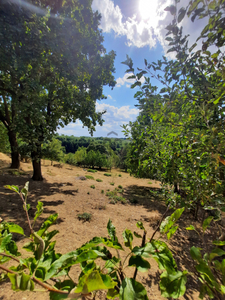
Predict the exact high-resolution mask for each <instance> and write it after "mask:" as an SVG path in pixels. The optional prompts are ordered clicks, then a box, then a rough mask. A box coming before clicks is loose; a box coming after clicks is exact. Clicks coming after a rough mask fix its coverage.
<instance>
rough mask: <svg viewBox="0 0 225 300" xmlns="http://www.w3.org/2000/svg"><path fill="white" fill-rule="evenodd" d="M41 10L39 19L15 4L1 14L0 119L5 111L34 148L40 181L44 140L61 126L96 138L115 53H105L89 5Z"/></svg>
mask: <svg viewBox="0 0 225 300" xmlns="http://www.w3.org/2000/svg"><path fill="white" fill-rule="evenodd" d="M39 5H40V6H39V7H38V9H39V10H38V11H40V9H41V15H39V14H38V13H34V12H32V13H31V12H30V11H27V10H26V9H25V8H24V7H20V9H18V7H17V6H16V5H14V4H11V3H5V4H4V5H2V6H1V11H0V14H1V16H2V17H3V21H2V22H1V23H0V26H1V29H3V30H1V32H2V33H3V34H2V35H1V37H0V39H2V41H0V42H1V45H3V44H4V46H3V47H1V50H0V51H1V53H2V55H3V62H2V63H1V64H0V70H1V81H0V92H1V94H0V95H1V97H2V99H4V97H5V100H4V103H3V100H2V102H1V112H2V118H1V120H2V122H5V118H6V116H5V115H4V113H3V108H4V107H5V108H7V109H8V112H9V114H10V118H9V119H10V122H11V125H10V126H9V128H13V133H14V137H15V135H16V133H19V135H20V136H21V138H22V139H23V140H24V141H25V142H28V143H29V144H30V146H31V148H32V151H31V157H32V162H33V169H34V173H33V179H34V180H42V175H41V144H42V143H43V141H44V140H45V139H50V138H51V136H52V134H53V133H54V132H55V130H56V129H57V127H58V126H64V125H67V124H68V123H69V122H75V121H76V120H77V119H80V120H81V121H82V122H83V125H84V126H87V127H88V128H89V130H90V132H91V133H92V132H93V130H94V127H95V125H96V124H97V123H99V124H100V125H101V124H102V114H103V113H99V112H98V113H97V112H96V111H95V103H96V100H97V99H99V100H100V99H102V98H104V95H103V94H102V91H103V85H107V84H108V85H109V86H112V87H113V86H114V85H115V81H114V77H113V75H112V73H113V72H114V67H113V62H114V58H115V53H114V52H113V51H112V52H110V53H109V54H106V51H105V49H104V47H103V45H102V42H103V37H102V34H101V32H100V31H99V30H98V25H99V20H100V15H99V14H98V13H97V12H93V11H92V8H91V1H87V0H83V1H74V2H72V3H71V2H70V1H65V2H63V3H62V2H60V1H59V2H57V4H56V3H50V2H48V1H41V2H40V3H39ZM34 8H35V10H36V8H37V7H34ZM43 9H44V10H43ZM56 15H57V17H55V16H56ZM12 16H13V20H14V21H13V24H12V22H11V19H12ZM14 22H15V23H18V24H19V25H18V26H15V24H14ZM3 40H4V43H3ZM6 52H7V55H8V56H10V58H8V57H7V56H6ZM8 53H10V55H9V54H8ZM15 66H16V67H15ZM3 96H4V97H3ZM3 104H4V105H3ZM4 124H6V122H5V123H4ZM14 148H16V147H14Z"/></svg>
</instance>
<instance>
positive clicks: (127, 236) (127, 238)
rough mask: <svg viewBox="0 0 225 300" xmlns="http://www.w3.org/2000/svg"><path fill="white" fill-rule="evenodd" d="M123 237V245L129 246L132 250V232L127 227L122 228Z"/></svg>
mask: <svg viewBox="0 0 225 300" xmlns="http://www.w3.org/2000/svg"><path fill="white" fill-rule="evenodd" d="M123 239H124V244H125V246H126V247H128V248H130V250H131V251H132V241H133V234H132V232H131V231H130V230H129V229H125V230H124V232H123Z"/></svg>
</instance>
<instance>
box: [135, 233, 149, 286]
mask: <svg viewBox="0 0 225 300" xmlns="http://www.w3.org/2000/svg"><path fill="white" fill-rule="evenodd" d="M146 234H147V231H146V230H145V231H144V234H143V237H142V241H141V247H144V246H145V241H146ZM137 272H138V269H137V267H136V268H135V271H134V276H133V279H134V280H135V279H136V276H137Z"/></svg>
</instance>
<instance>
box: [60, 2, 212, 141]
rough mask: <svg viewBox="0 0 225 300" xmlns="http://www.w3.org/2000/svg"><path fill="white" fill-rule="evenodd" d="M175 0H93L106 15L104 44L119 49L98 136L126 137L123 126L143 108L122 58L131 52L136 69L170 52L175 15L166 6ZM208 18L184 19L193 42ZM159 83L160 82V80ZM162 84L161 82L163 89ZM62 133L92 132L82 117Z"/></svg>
mask: <svg viewBox="0 0 225 300" xmlns="http://www.w3.org/2000/svg"><path fill="white" fill-rule="evenodd" d="M171 4H174V1H173V0H114V1H113V0H93V3H92V8H93V10H94V11H96V10H98V11H99V12H100V13H101V16H102V18H101V24H100V29H102V33H103V36H104V43H103V45H104V47H105V48H106V51H107V53H108V52H109V51H111V50H114V51H115V52H116V58H115V64H114V65H115V69H116V71H115V73H114V76H115V80H116V82H117V83H116V86H115V87H114V88H113V90H111V88H109V87H107V86H105V87H104V90H103V92H104V95H105V96H107V99H105V100H101V101H97V103H96V110H97V111H103V110H106V111H107V112H106V113H105V114H104V115H103V119H104V120H105V122H104V124H103V126H96V131H95V132H94V134H93V136H94V137H101V136H102V137H106V136H107V134H108V133H110V132H111V131H114V132H115V133H117V135H118V136H117V137H120V138H122V137H124V134H123V132H122V130H123V129H122V128H121V126H122V125H123V124H128V123H129V121H135V119H136V117H137V116H138V114H139V110H138V109H137V107H135V104H138V101H137V100H136V99H135V98H134V95H135V93H136V92H137V90H138V88H135V89H131V88H130V86H131V84H132V83H133V82H132V80H129V79H127V77H128V76H129V75H128V74H126V73H125V71H126V69H127V67H126V66H125V65H124V64H121V62H123V61H125V60H126V55H129V57H131V58H132V60H133V63H134V68H135V69H136V68H137V67H138V68H143V69H144V67H145V64H144V59H147V61H148V62H154V61H157V60H158V59H161V58H162V56H163V55H167V54H166V52H167V50H168V44H167V42H166V41H165V34H166V32H167V31H166V30H165V27H166V26H167V25H168V24H169V23H170V22H171V21H172V16H171V14H170V13H169V12H166V11H164V9H165V8H166V7H167V6H169V5H171ZM186 4H187V0H181V4H179V5H180V7H181V6H184V7H186ZM178 8H179V7H178ZM205 22H206V21H205V20H196V21H195V22H194V23H192V22H191V21H190V19H188V18H184V19H183V21H182V22H181V23H180V24H181V26H183V28H184V34H190V42H189V44H190V45H192V44H194V42H195V40H196V38H197V37H198V36H199V33H200V32H201V29H202V28H203V26H204V23H205ZM172 55H173V54H172ZM170 58H173V57H170ZM136 70H137V69H136ZM143 80H144V79H143ZM155 84H156V85H157V82H155ZM160 88H161V86H159V90H160ZM58 133H59V134H65V135H74V136H90V134H89V132H88V129H87V128H83V125H82V123H81V122H80V121H77V122H76V123H70V124H69V125H67V126H65V127H64V128H60V129H59V130H58ZM111 137H116V136H115V135H111Z"/></svg>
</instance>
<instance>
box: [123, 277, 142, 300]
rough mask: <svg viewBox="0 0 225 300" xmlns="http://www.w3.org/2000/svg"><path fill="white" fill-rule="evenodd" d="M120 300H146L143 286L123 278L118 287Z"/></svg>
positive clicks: (130, 279)
mask: <svg viewBox="0 0 225 300" xmlns="http://www.w3.org/2000/svg"><path fill="white" fill-rule="evenodd" d="M120 299H121V300H128V299H129V300H148V297H147V292H146V290H145V288H144V286H143V285H142V284H141V283H140V282H137V281H135V280H134V279H132V278H125V279H124V280H123V282H122V285H121V287H120Z"/></svg>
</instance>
